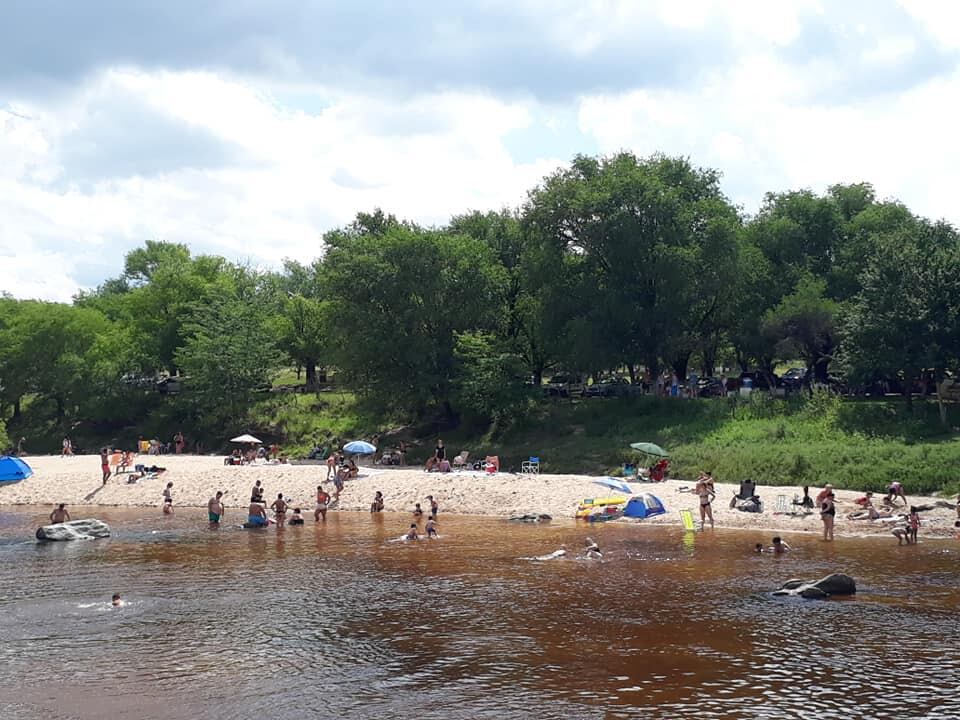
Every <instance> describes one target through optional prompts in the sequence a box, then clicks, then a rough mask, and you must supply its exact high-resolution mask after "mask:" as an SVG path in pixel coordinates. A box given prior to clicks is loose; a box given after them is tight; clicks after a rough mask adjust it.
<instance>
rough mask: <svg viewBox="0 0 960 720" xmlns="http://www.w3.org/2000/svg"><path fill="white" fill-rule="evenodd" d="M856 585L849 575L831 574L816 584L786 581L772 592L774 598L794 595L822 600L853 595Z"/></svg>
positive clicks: (855, 591)
mask: <svg viewBox="0 0 960 720" xmlns="http://www.w3.org/2000/svg"><path fill="white" fill-rule="evenodd" d="M856 593H857V583H856V582H855V581H854V579H853V578H852V577H850V576H849V575H844V574H843V573H832V574H830V575H827V576H826V577H822V578H820V579H819V580H817V581H816V582H809V583H808V582H803V581H802V580H788V581H787V582H785V583H784V584H783V585H782V586H781V587H780V589H779V590H774V591H773V594H774V595H776V596H785V595H796V596H800V597H802V598H807V599H808V600H824V599H826V598H828V597H832V596H834V595H837V596H841V595H855V594H856Z"/></svg>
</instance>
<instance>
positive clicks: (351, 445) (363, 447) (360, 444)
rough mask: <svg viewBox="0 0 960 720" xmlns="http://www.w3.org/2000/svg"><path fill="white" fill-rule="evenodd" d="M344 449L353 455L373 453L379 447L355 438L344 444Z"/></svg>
mask: <svg viewBox="0 0 960 720" xmlns="http://www.w3.org/2000/svg"><path fill="white" fill-rule="evenodd" d="M343 450H344V452H348V453H350V454H352V455H372V454H373V453H375V452H376V451H377V448H376V447H375V446H374V445H371V444H370V443H368V442H365V441H363V440H354V441H353V442H348V443H347V444H346V445H344V446H343Z"/></svg>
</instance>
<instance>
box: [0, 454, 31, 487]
mask: <svg viewBox="0 0 960 720" xmlns="http://www.w3.org/2000/svg"><path fill="white" fill-rule="evenodd" d="M31 475H33V470H32V469H31V468H30V466H29V465H27V464H26V463H25V462H24V461H23V460H21V459H20V458H16V457H11V456H9V455H3V456H0V485H3V484H6V483H15V482H20V481H21V480H26V479H27V478H28V477H30V476H31Z"/></svg>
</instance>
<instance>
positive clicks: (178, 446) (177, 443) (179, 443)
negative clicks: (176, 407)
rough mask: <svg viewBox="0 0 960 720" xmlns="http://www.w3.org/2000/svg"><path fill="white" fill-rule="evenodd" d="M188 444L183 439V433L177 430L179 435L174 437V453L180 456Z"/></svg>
mask: <svg viewBox="0 0 960 720" xmlns="http://www.w3.org/2000/svg"><path fill="white" fill-rule="evenodd" d="M186 444H187V442H186V440H184V439H183V433H182V432H180V431H179V430H177V434H176V435H174V436H173V451H174V452H175V453H176V454H177V455H180V454H181V453H182V452H183V448H184V446H185V445H186Z"/></svg>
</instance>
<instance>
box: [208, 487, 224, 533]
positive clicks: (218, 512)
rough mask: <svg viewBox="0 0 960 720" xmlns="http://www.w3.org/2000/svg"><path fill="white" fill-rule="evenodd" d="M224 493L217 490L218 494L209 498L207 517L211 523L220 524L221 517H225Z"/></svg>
mask: <svg viewBox="0 0 960 720" xmlns="http://www.w3.org/2000/svg"><path fill="white" fill-rule="evenodd" d="M222 497H223V493H222V492H220V491H219V490H217V494H216V495H215V496H214V497H212V498H210V499H209V500H207V519H208V520H209V521H210V524H211V525H219V524H220V518H222V517H223V501H222V500H221V498H222Z"/></svg>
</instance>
